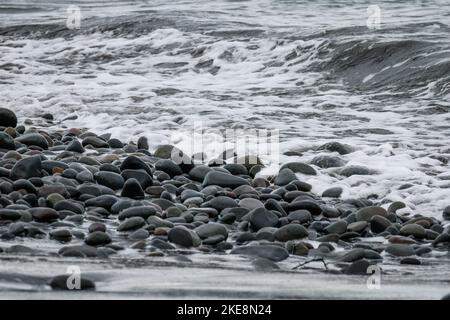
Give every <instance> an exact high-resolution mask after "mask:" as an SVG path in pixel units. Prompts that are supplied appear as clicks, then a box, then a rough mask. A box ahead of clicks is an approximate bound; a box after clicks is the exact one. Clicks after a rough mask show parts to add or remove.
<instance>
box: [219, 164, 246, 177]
mask: <svg viewBox="0 0 450 320" xmlns="http://www.w3.org/2000/svg"><path fill="white" fill-rule="evenodd" d="M223 168H224V169H225V170H227V171H229V172H230V173H231V174H232V175H236V176H237V175H247V174H248V170H247V168H246V167H245V166H244V165H242V164H239V163H228V164H226V165H224V166H223Z"/></svg>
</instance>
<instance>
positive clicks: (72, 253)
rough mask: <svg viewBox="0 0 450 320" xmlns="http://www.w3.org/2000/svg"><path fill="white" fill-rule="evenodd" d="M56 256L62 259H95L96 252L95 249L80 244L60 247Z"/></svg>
mask: <svg viewBox="0 0 450 320" xmlns="http://www.w3.org/2000/svg"><path fill="white" fill-rule="evenodd" d="M58 254H59V255H61V256H64V257H97V255H98V250H97V248H96V247H93V246H89V245H87V244H82V245H73V246H65V247H62V248H61V249H59V251H58Z"/></svg>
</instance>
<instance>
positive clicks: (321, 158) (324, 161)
mask: <svg viewBox="0 0 450 320" xmlns="http://www.w3.org/2000/svg"><path fill="white" fill-rule="evenodd" d="M311 164H313V165H315V166H318V167H320V168H323V169H327V168H337V167H343V166H345V164H346V162H345V161H344V160H342V159H341V158H339V157H336V156H328V155H318V156H315V157H314V158H313V159H312V160H311Z"/></svg>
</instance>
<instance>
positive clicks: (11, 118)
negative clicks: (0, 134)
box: [0, 108, 17, 128]
mask: <svg viewBox="0 0 450 320" xmlns="http://www.w3.org/2000/svg"><path fill="white" fill-rule="evenodd" d="M16 126H17V117H16V114H15V113H14V112H13V111H12V110H10V109H7V108H0V127H12V128H15V127H16Z"/></svg>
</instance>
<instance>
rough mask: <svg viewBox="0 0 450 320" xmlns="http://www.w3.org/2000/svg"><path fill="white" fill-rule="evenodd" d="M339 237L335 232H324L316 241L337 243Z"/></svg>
mask: <svg viewBox="0 0 450 320" xmlns="http://www.w3.org/2000/svg"><path fill="white" fill-rule="evenodd" d="M340 239H341V238H340V236H339V235H338V234H337V233H330V234H326V235H324V236H321V237H318V238H317V239H316V241H319V242H334V243H338V242H339V240H340Z"/></svg>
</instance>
